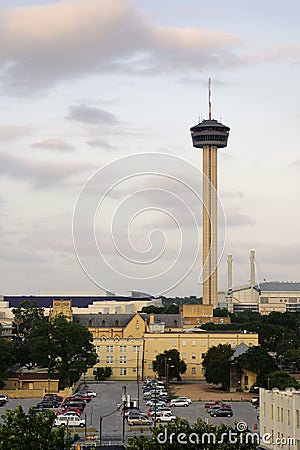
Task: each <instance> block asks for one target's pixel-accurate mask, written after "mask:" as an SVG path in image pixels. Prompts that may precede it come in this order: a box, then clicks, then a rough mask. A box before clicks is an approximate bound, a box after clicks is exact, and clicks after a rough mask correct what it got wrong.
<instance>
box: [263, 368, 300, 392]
mask: <svg viewBox="0 0 300 450" xmlns="http://www.w3.org/2000/svg"><path fill="white" fill-rule="evenodd" d="M274 387H277V388H278V389H280V390H283V389H286V388H288V387H294V388H296V389H299V387H300V384H299V383H298V381H297V380H295V378H294V377H291V375H290V374H289V373H287V372H284V371H282V370H277V371H276V372H272V373H271V374H270V375H269V377H268V388H269V389H273V388H274Z"/></svg>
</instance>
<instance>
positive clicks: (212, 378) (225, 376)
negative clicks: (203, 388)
mask: <svg viewBox="0 0 300 450" xmlns="http://www.w3.org/2000/svg"><path fill="white" fill-rule="evenodd" d="M232 355H233V349H232V348H231V346H230V345H229V344H219V345H217V346H213V347H211V348H210V349H208V351H207V352H206V354H205V356H204V358H203V362H202V365H203V367H204V369H205V373H204V376H205V379H206V381H207V382H208V383H214V384H221V385H222V389H224V390H228V389H229V383H230V364H231V362H230V358H231V356H232Z"/></svg>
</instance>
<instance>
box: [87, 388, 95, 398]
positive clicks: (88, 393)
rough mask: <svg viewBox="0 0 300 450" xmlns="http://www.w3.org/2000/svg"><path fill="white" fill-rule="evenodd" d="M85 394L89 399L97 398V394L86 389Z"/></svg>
mask: <svg viewBox="0 0 300 450" xmlns="http://www.w3.org/2000/svg"><path fill="white" fill-rule="evenodd" d="M85 393H86V394H87V395H88V396H89V397H97V392H95V391H92V390H91V389H87V390H86V391H85Z"/></svg>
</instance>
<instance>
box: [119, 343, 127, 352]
mask: <svg viewBox="0 0 300 450" xmlns="http://www.w3.org/2000/svg"><path fill="white" fill-rule="evenodd" d="M126 352H127V347H126V345H120V353H126Z"/></svg>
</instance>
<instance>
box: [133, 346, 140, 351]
mask: <svg viewBox="0 0 300 450" xmlns="http://www.w3.org/2000/svg"><path fill="white" fill-rule="evenodd" d="M132 349H133V353H139V351H140V346H139V345H134V346H133V347H132Z"/></svg>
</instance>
